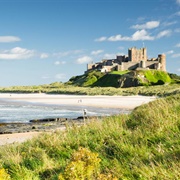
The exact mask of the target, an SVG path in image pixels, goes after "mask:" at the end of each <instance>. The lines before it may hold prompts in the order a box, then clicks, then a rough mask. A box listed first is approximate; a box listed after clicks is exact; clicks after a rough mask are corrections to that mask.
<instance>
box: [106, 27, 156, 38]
mask: <svg viewBox="0 0 180 180" xmlns="http://www.w3.org/2000/svg"><path fill="white" fill-rule="evenodd" d="M106 40H107V41H139V40H154V37H153V36H150V35H149V34H148V32H147V31H146V30H145V29H142V30H138V31H136V32H135V33H134V34H133V35H132V36H131V37H128V36H122V35H121V34H118V35H115V36H111V37H109V38H106Z"/></svg>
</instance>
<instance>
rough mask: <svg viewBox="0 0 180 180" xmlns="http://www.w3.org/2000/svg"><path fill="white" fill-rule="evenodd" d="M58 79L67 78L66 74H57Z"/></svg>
mask: <svg viewBox="0 0 180 180" xmlns="http://www.w3.org/2000/svg"><path fill="white" fill-rule="evenodd" d="M55 78H56V79H65V78H66V75H65V74H63V73H62V74H56V76H55Z"/></svg>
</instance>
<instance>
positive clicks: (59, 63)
mask: <svg viewBox="0 0 180 180" xmlns="http://www.w3.org/2000/svg"><path fill="white" fill-rule="evenodd" d="M54 64H55V65H61V64H62V65H63V64H66V61H56V62H55V63H54Z"/></svg>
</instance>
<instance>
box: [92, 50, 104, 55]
mask: <svg viewBox="0 0 180 180" xmlns="http://www.w3.org/2000/svg"><path fill="white" fill-rule="evenodd" d="M102 52H104V50H97V51H92V52H91V54H92V55H98V54H101V53H102Z"/></svg>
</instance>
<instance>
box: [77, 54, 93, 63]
mask: <svg viewBox="0 0 180 180" xmlns="http://www.w3.org/2000/svg"><path fill="white" fill-rule="evenodd" d="M92 61H93V60H92V58H91V57H89V56H83V57H81V58H78V59H77V61H76V62H77V63H78V64H85V63H89V62H92Z"/></svg>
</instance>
